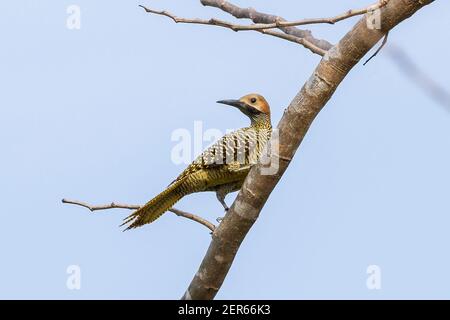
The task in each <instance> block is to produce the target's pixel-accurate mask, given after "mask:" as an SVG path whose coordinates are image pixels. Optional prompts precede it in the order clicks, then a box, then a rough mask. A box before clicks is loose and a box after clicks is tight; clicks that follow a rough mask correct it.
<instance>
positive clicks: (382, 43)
mask: <svg viewBox="0 0 450 320" xmlns="http://www.w3.org/2000/svg"><path fill="white" fill-rule="evenodd" d="M388 35H389V32H386V34H385V35H384V38H383V42H381V45H380V47H379V48H378V49H377V50H376V51H375V52H374V54H373V55H371V56H370V57H369V59H367V60H366V62H364V63H363V66H365V65H366V64H367V62H369V61H370V60H372V58H374V57H375V56H376V55H377V54H378V53H379V52H380V51H381V49H383V47H384V46H385V45H386V43H387V40H388Z"/></svg>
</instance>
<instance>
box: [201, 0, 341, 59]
mask: <svg viewBox="0 0 450 320" xmlns="http://www.w3.org/2000/svg"><path fill="white" fill-rule="evenodd" d="M200 2H201V4H202V5H204V6H208V7H215V8H218V9H221V10H222V11H225V12H227V13H229V14H231V15H232V16H233V17H235V18H237V19H250V20H252V21H253V22H254V23H258V24H259V23H264V24H269V23H277V22H282V21H286V20H285V19H284V18H282V17H280V16H276V15H273V14H267V13H263V12H259V11H256V10H255V9H253V8H240V7H238V6H236V5H234V4H232V3H230V2H228V1H225V0H200ZM280 29H281V31H283V32H284V33H286V34H288V35H291V36H294V37H297V38H303V39H305V40H306V41H308V42H309V43H311V44H313V45H315V46H316V47H318V48H321V49H322V50H324V51H327V50H329V49H330V48H331V47H332V46H333V45H332V44H331V43H329V42H328V41H326V40H322V39H317V38H315V37H314V36H313V35H312V32H311V31H310V30H303V29H299V28H296V27H281V28H280Z"/></svg>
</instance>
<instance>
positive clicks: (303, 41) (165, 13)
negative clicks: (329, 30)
mask: <svg viewBox="0 0 450 320" xmlns="http://www.w3.org/2000/svg"><path fill="white" fill-rule="evenodd" d="M140 7H142V8H143V9H144V10H145V11H146V12H148V13H153V14H157V15H161V16H166V17H168V18H170V19H172V20H173V21H174V22H175V23H186V24H202V25H211V26H217V27H223V28H227V29H230V30H233V31H240V30H241V31H243V30H247V31H248V30H253V29H250V28H247V27H248V26H245V25H239V24H234V23H231V22H228V21H224V20H219V19H198V18H191V19H189V18H181V17H177V16H176V15H174V14H172V13H170V12H168V11H165V10H163V11H159V10H154V9H151V8H147V7H145V6H142V5H140ZM254 31H257V32H260V33H263V34H268V35H271V36H274V37H278V38H282V39H285V40H288V41H291V42H295V43H298V44H301V45H302V46H304V47H305V48H307V49H309V50H311V51H312V52H313V53H316V54H318V55H321V56H323V55H324V54H325V52H326V51H325V50H323V49H321V48H320V47H317V46H316V45H314V44H313V43H311V42H309V41H308V40H306V39H305V38H299V37H296V36H293V35H289V34H285V33H282V32H277V31H274V30H265V29H262V28H257V29H254Z"/></svg>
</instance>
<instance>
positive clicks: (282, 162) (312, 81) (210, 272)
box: [182, 0, 433, 299]
mask: <svg viewBox="0 0 450 320" xmlns="http://www.w3.org/2000/svg"><path fill="white" fill-rule="evenodd" d="M204 2H210V1H205V0H204V1H202V3H204ZM221 2H225V1H221ZM431 2H433V0H420V1H418V0H390V1H389V3H388V4H387V5H386V6H385V7H383V8H382V9H381V17H382V26H381V29H380V30H376V29H369V28H368V26H367V23H366V19H365V18H362V19H360V20H359V21H358V22H357V23H356V25H355V26H354V27H353V28H352V30H350V31H349V32H348V33H347V34H346V35H345V36H344V37H343V38H342V39H341V40H340V41H339V43H338V44H336V45H335V46H334V47H333V48H331V49H330V50H329V51H328V52H327V54H326V55H325V56H324V57H323V59H322V60H321V62H320V63H319V65H318V66H317V67H316V69H315V71H314V73H313V74H312V75H311V77H310V78H309V80H308V81H307V82H306V83H305V84H304V85H303V87H302V89H301V90H300V91H299V93H298V94H297V96H296V97H295V98H294V99H293V101H292V102H291V103H290V105H289V107H288V108H287V109H286V110H285V112H284V115H283V117H282V119H281V121H280V123H279V124H278V133H279V139H278V143H279V152H278V154H272V155H271V157H272V161H278V163H279V170H278V172H277V174H274V175H262V174H261V172H260V168H261V167H260V165H258V166H255V167H253V168H252V169H251V171H250V173H249V174H248V176H247V178H246V180H245V182H244V185H243V187H242V189H241V191H240V192H239V194H238V196H237V198H236V200H235V201H234V203H233V205H232V206H231V208H230V210H229V211H228V213H227V214H226V216H225V218H224V219H223V221H222V223H221V224H220V225H219V226H218V227H217V228H216V230H215V231H214V233H213V238H212V241H211V244H210V246H209V248H208V251H207V252H206V255H205V257H204V258H203V261H202V263H201V265H200V267H199V269H198V271H197V272H196V274H195V276H194V278H193V279H192V282H191V284H190V285H189V287H188V289H187V290H186V292H185V293H184V295H183V297H182V299H213V298H214V297H215V295H216V294H217V292H218V290H219V289H220V287H221V286H222V283H223V281H224V279H225V277H226V275H227V273H228V271H229V269H230V267H231V265H232V263H233V260H234V258H235V255H236V253H237V251H238V250H239V247H240V245H241V243H242V241H243V240H244V238H245V236H246V235H247V233H248V231H249V230H250V228H251V227H252V225H253V224H254V223H255V221H256V220H257V218H258V216H259V213H260V211H261V209H262V208H263V206H264V204H265V203H266V201H267V199H268V197H269V196H270V194H271V192H272V190H273V189H274V188H275V186H276V185H277V183H278V181H279V180H280V179H281V177H282V175H283V174H284V172H285V171H286V169H287V167H288V166H289V164H290V161H291V159H292V158H293V156H294V154H295V153H296V151H297V149H298V147H299V146H300V144H301V142H302V140H303V138H304V136H305V134H306V132H307V131H308V129H309V127H310V126H311V124H312V122H313V120H314V119H315V117H316V116H317V114H318V113H319V112H320V110H322V108H323V107H324V106H325V104H326V103H327V102H328V100H329V99H330V98H331V96H332V95H333V93H334V92H335V90H336V88H337V87H338V85H339V84H340V83H341V82H342V80H343V79H344V78H345V77H346V76H347V74H348V73H349V72H350V70H351V69H352V68H353V67H354V66H355V65H356V64H357V63H358V62H359V61H360V60H361V58H362V57H363V56H364V55H365V54H366V53H367V52H368V51H369V50H370V49H371V48H372V47H374V46H375V45H376V43H377V42H378V41H379V40H381V39H382V38H383V37H384V35H385V34H386V33H387V32H388V31H389V30H391V29H392V28H394V27H395V26H396V25H397V24H399V23H400V22H402V21H403V20H405V19H407V18H409V17H410V16H411V15H413V14H414V13H415V12H416V11H417V10H419V9H421V8H422V7H423V6H425V5H428V4H430V3H431Z"/></svg>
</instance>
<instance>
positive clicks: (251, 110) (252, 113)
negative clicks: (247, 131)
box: [217, 93, 270, 122]
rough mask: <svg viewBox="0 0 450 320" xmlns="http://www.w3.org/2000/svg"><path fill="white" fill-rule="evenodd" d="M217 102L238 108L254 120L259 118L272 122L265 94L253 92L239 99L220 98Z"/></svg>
mask: <svg viewBox="0 0 450 320" xmlns="http://www.w3.org/2000/svg"><path fill="white" fill-rule="evenodd" d="M217 103H222V104H227V105H230V106H233V107H236V108H238V109H239V110H240V111H241V112H242V113H244V114H245V115H247V116H248V117H249V118H250V120H251V121H252V122H255V121H258V120H268V121H269V122H270V107H269V104H268V103H267V101H266V99H264V97H263V96H261V95H259V94H256V93H251V94H248V95H245V96H243V97H242V98H240V99H239V100H220V101H217Z"/></svg>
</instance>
